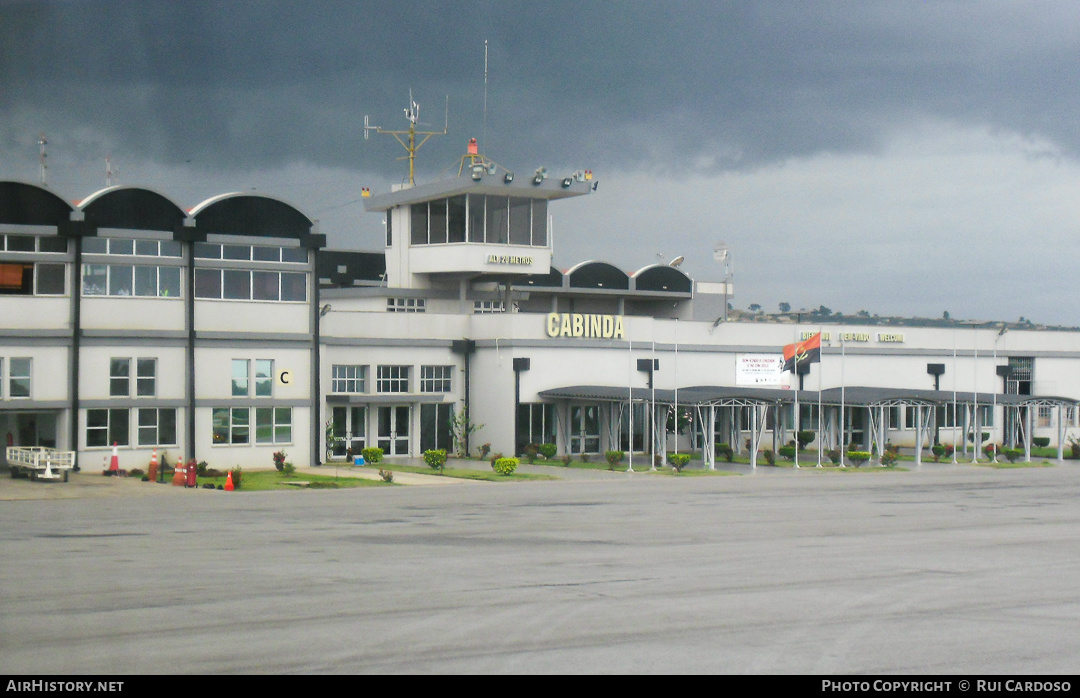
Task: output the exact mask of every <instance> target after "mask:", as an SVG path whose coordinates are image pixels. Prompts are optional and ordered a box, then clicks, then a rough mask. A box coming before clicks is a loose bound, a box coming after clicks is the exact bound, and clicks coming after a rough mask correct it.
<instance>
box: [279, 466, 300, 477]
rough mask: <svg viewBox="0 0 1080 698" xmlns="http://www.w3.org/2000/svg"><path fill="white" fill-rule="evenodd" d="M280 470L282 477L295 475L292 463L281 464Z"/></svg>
mask: <svg viewBox="0 0 1080 698" xmlns="http://www.w3.org/2000/svg"><path fill="white" fill-rule="evenodd" d="M280 470H281V472H282V474H284V475H296V466H295V465H293V464H292V463H282V464H281V468H280Z"/></svg>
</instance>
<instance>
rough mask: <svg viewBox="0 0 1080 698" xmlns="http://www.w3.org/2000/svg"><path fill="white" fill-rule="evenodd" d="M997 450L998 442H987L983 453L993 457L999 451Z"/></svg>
mask: <svg viewBox="0 0 1080 698" xmlns="http://www.w3.org/2000/svg"><path fill="white" fill-rule="evenodd" d="M997 452H998V447H997V444H992V443H990V444H986V445H985V446H983V453H985V454H986V457H987V458H993V457H994V454H995V453H997Z"/></svg>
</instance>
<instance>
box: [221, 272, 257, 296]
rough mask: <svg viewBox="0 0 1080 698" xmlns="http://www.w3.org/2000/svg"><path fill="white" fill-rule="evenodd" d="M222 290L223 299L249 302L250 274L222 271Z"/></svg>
mask: <svg viewBox="0 0 1080 698" xmlns="http://www.w3.org/2000/svg"><path fill="white" fill-rule="evenodd" d="M223 276H224V281H223V283H222V290H223V291H224V293H223V294H222V295H224V297H225V298H228V299H231V300H244V301H246V300H251V272H250V271H240V270H236V269H225V270H224V271H223Z"/></svg>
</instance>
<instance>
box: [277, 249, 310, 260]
mask: <svg viewBox="0 0 1080 698" xmlns="http://www.w3.org/2000/svg"><path fill="white" fill-rule="evenodd" d="M281 261H282V262H294V263H297V264H307V261H308V251H307V250H306V249H305V248H303V247H282V248H281Z"/></svg>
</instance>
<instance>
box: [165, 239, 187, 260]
mask: <svg viewBox="0 0 1080 698" xmlns="http://www.w3.org/2000/svg"><path fill="white" fill-rule="evenodd" d="M161 256H162V257H183V256H184V245H183V243H180V242H177V241H176V240H162V241H161Z"/></svg>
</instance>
